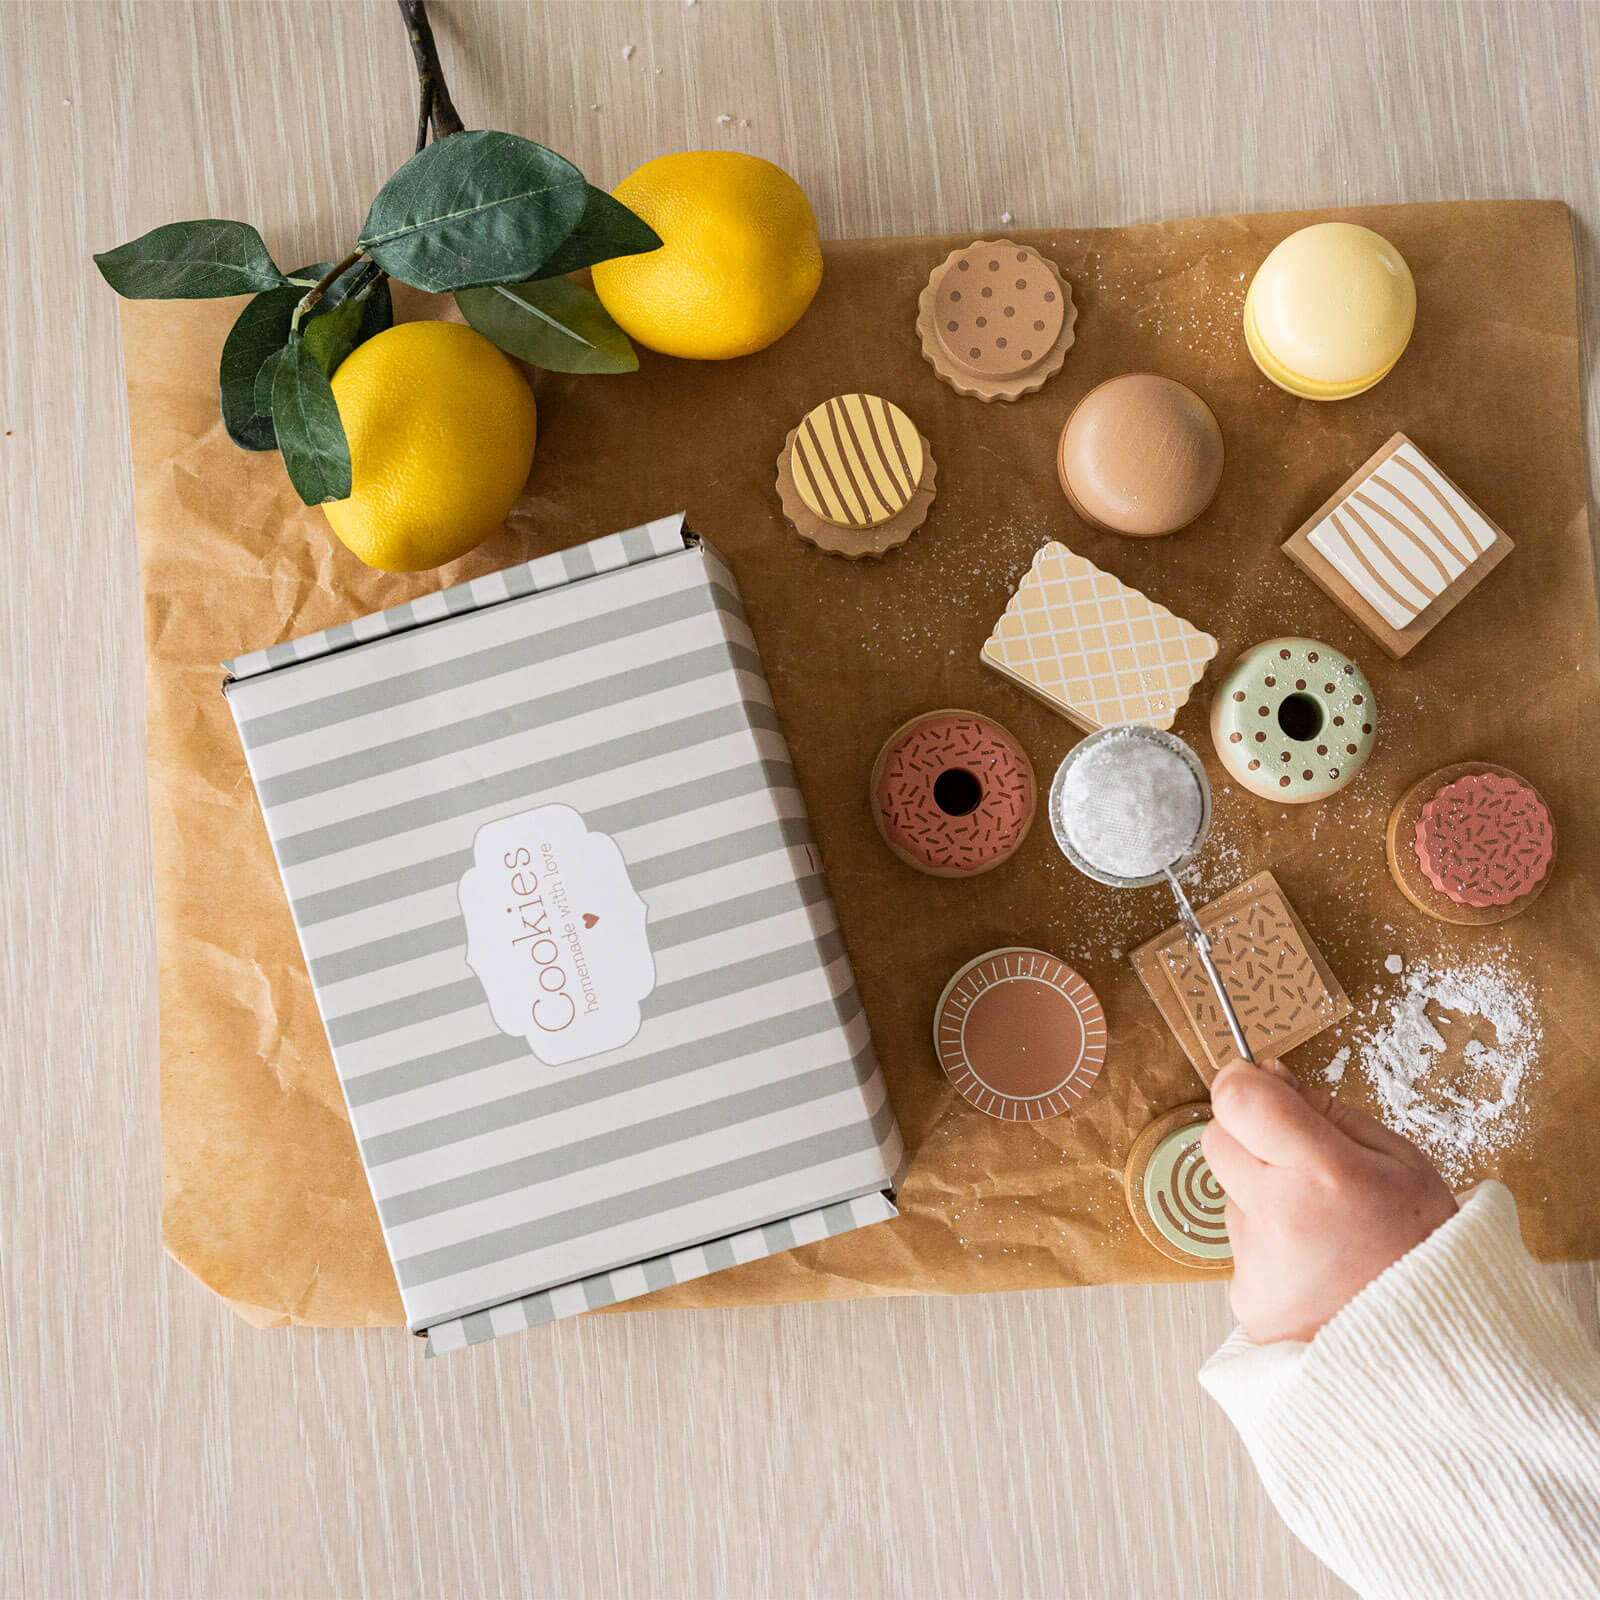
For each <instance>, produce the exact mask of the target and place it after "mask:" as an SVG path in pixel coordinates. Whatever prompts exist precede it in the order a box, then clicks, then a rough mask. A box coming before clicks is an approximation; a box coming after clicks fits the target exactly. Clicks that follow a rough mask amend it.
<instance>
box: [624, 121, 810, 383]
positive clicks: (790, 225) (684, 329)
mask: <svg viewBox="0 0 1600 1600" xmlns="http://www.w3.org/2000/svg"><path fill="white" fill-rule="evenodd" d="M612 193H613V194H614V195H615V196H616V198H617V199H618V200H620V201H621V202H622V203H623V204H624V205H625V206H627V207H628V208H629V209H630V210H632V211H635V212H637V213H638V215H639V216H641V217H643V218H644V220H645V221H646V222H648V223H649V224H650V226H651V227H652V228H654V229H655V230H656V232H657V233H658V234H660V235H661V239H662V246H661V248H660V249H659V250H651V251H649V252H648V253H647V254H645V255H638V256H618V257H616V259H614V260H612V261H602V262H600V263H599V264H598V265H596V267H595V268H594V287H595V293H596V294H598V295H599V296H600V298H601V300H602V301H603V302H604V303H605V308H606V310H607V311H609V312H610V313H611V315H612V317H613V318H614V319H615V320H616V322H617V323H618V324H619V325H620V326H621V328H622V330H623V332H625V333H626V334H627V335H628V336H629V337H630V338H632V339H636V340H637V341H638V342H639V343H640V344H642V345H645V346H647V347H648V348H649V349H651V350H659V351H661V352H662V354H663V355H669V356H687V357H689V358H690V359H692V360H696V361H726V360H727V359H728V358H729V357H731V356H747V355H750V354H752V353H753V352H755V351H757V350H764V349H766V347H767V346H768V345H769V344H771V343H772V342H773V340H775V339H781V338H782V337H783V335H784V334H786V333H787V332H788V331H789V330H790V329H791V328H792V327H793V326H794V325H795V323H797V322H798V321H799V320H800V317H801V314H802V313H803V312H804V311H805V309H806V307H807V306H808V305H810V304H811V297H812V296H813V295H814V294H816V292H817V285H818V284H820V283H821V282H822V245H821V243H820V242H819V240H818V238H817V219H816V217H815V216H814V215H813V214H812V211H811V203H810V202H809V201H808V200H807V199H806V197H805V191H804V190H803V189H801V187H800V185H799V184H797V183H796V182H795V181H794V179H793V178H791V177H790V176H789V174H788V173H787V172H785V171H784V170H783V168H782V167H775V166H773V164H772V163H771V162H770V161H763V160H762V159H761V158H760V157H759V156H747V155H743V154H741V153H740V152H738V151H736V150H686V151H684V152H683V153H682V154H679V155H671V156H657V157H656V159H655V160H654V161H647V162H646V163H645V164H644V165H643V166H642V167H640V168H639V170H638V171H637V172H635V173H633V174H632V175H631V176H629V177H626V178H624V179H623V180H622V182H621V183H619V184H618V185H617V187H616V188H615V189H613V190H612Z"/></svg>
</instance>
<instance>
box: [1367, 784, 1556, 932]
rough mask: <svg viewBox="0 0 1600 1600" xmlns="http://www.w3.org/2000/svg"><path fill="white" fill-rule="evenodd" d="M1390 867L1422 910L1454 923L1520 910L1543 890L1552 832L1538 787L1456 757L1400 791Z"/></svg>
mask: <svg viewBox="0 0 1600 1600" xmlns="http://www.w3.org/2000/svg"><path fill="white" fill-rule="evenodd" d="M1384 845H1385V850H1386V853H1387V855H1388V859H1389V872H1390V875H1391V876H1392V877H1393V878H1394V881H1395V883H1396V884H1397V885H1398V886H1399V889H1400V892H1401V893H1402V894H1403V895H1405V897H1406V898H1407V899H1408V900H1409V901H1410V902H1411V903H1412V905H1414V906H1415V907H1416V908H1417V909H1418V910H1419V911H1425V912H1426V913H1427V914H1428V915H1429V916H1430V917H1433V918H1436V919H1437V920H1438V921H1440V922H1449V923H1454V924H1456V925H1457V926H1459V927H1488V926H1490V925H1492V924H1494V923H1497V922H1505V921H1507V920H1508V919H1509V918H1511V917H1515V916H1519V915H1521V913H1522V912H1524V911H1526V910H1527V909H1528V907H1529V906H1531V905H1532V904H1533V902H1534V901H1535V900H1537V899H1538V898H1539V896H1540V895H1541V894H1543V893H1544V888H1545V885H1546V884H1547V883H1548V882H1549V881H1550V870H1551V867H1552V865H1553V863H1554V861H1555V850H1556V833H1555V824H1554V823H1553V822H1552V821H1551V818H1550V811H1549V808H1548V807H1547V806H1546V805H1545V803H1544V801H1543V799H1541V798H1540V795H1539V791H1538V790H1537V789H1535V788H1534V787H1533V785H1532V784H1531V783H1529V782H1527V780H1526V779H1524V778H1520V777H1518V776H1517V774H1516V773H1514V772H1512V771H1511V770H1510V769H1509V768H1506V767H1497V766H1494V765H1492V764H1491V763H1489V762H1487V761H1458V762H1456V763H1455V764H1454V765H1453V766H1448V767H1441V768H1440V769H1439V770H1438V771H1437V772H1430V773H1429V774H1428V775H1427V776H1426V777H1425V778H1419V779H1418V780H1417V781H1416V782H1415V783H1414V784H1412V785H1411V787H1410V788H1409V789H1407V790H1406V792H1405V793H1404V794H1403V795H1402V796H1401V797H1400V803H1399V804H1398V805H1397V806H1396V807H1395V808H1394V810H1393V812H1392V813H1391V814H1390V816H1389V827H1388V830H1387V832H1386V834H1385V838H1384Z"/></svg>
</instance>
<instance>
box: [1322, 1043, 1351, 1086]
mask: <svg viewBox="0 0 1600 1600" xmlns="http://www.w3.org/2000/svg"><path fill="white" fill-rule="evenodd" d="M1349 1065H1350V1046H1349V1045H1347V1044H1342V1045H1340V1046H1339V1048H1338V1049H1337V1050H1335V1051H1334V1052H1333V1059H1332V1060H1331V1061H1330V1062H1329V1063H1328V1064H1327V1066H1326V1067H1325V1068H1323V1072H1322V1081H1323V1082H1324V1083H1326V1084H1327V1085H1328V1087H1329V1088H1330V1089H1336V1088H1338V1086H1339V1085H1340V1084H1341V1083H1343V1082H1344V1075H1345V1070H1346V1068H1348V1067H1349Z"/></svg>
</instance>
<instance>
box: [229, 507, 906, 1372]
mask: <svg viewBox="0 0 1600 1600" xmlns="http://www.w3.org/2000/svg"><path fill="white" fill-rule="evenodd" d="M227 672H228V680H227V683H226V685H225V692H226V693H227V696H228V700H229V703H230V705H231V707H232V709H233V714H234V718H235V721H236V722H237V724H238V727H239V737H240V740H241V742H242V744H243V746H244V751H245V757H246V759H247V761H248V763H249V766H250V772H251V776H252V777H253V779H254V780H255V786H256V792H257V794H258V795H259V797H260V801H261V809H262V813H263V815H264V817H265V820H266V825H267V831H268V833H269V834H270V836H271V839H272V847H273V850H274V852H275V853H276V856H277V860H278V867H279V870H280V872H281V873H282V875H283V881H284V886H285V888H286V890H287V892H288V896H289V903H290V908H291V910H292V912H293V914H294V919H295V923H296V926H297V927H298V929H299V933H300V942H301V947H302V949H303V950H304V953H305V958H306V964H307V966H308V968H309V970H310V974H311V979H312V984H313V986H314V988H315V990H316V996H317V1003H318V1005H319V1007H320V1008H321V1012H322V1017H323V1021H324V1023H325V1025H326V1027H327V1032H328V1040H329V1043H330V1045H331V1046H332V1049H333V1056H334V1061H335V1064H336V1066H337V1068H338V1072H339V1078H340V1081H341V1083H342V1084H343V1086H344V1092H345V1098H346V1101H347V1103H348V1105H349V1110H350V1120H351V1123H352V1126H353V1127H354V1129H355V1134H356V1139H357V1141H358V1143H359V1145H360V1149H361V1156H362V1160H363V1162H364V1164H365V1167H366V1171H367V1177H368V1180H369V1182H370V1183H371V1186H372V1193H373V1198H374V1199H375V1200H376V1202H377V1207H378V1214H379V1217H380V1219H381V1221H382V1224H383V1229H384V1235H385V1238H386V1240H387V1242H388V1246H389V1253H390V1256H391V1258H392V1259H393V1262H394V1267H395V1273H396V1276H397V1278H398V1279H399V1283H400V1292H401V1296H402V1298H403V1300H404V1303H405V1309H406V1317H407V1321H408V1323H409V1325H410V1327H411V1328H412V1329H413V1330H414V1331H418V1332H421V1331H426V1332H427V1333H428V1335H429V1352H430V1354H431V1353H434V1352H437V1351H442V1350H447V1349H457V1348H460V1347H462V1346H464V1345H468V1344H475V1343H478V1342H480V1341H482V1340H485V1339H491V1338H495V1337H497V1336H498V1335H500V1334H503V1333H508V1332H512V1331H514V1330H517V1329H521V1328H527V1327H532V1326H535V1325H537V1324H539V1323H542V1322H548V1321H551V1320H553V1319H554V1318H557V1317H561V1316H568V1315H571V1314H573V1313H575V1312H579V1311H584V1310H588V1309H591V1308H594V1307H597V1306H602V1305H609V1304H612V1303H614V1302H616V1301H620V1300H625V1299H628V1298H630V1297H631V1296H634V1295H640V1294H644V1293H647V1292H648V1291H649V1290H652V1289H656V1288H661V1287H664V1286H665V1285H667V1284H672V1283H681V1282H683V1281H685V1280H686V1279H689V1278H693V1277H697V1276H700V1275H702V1274H705V1273H708V1272H715V1271H717V1270H718V1269H719V1268H721V1267H725V1266H731V1265H733V1264H734V1263H735V1262H740V1261H748V1260H753V1259H755V1258H757V1257H760V1256H765V1255H772V1254H775V1253H776V1252H778V1251H781V1250H787V1249H790V1248H792V1247H793V1246H795V1245H797V1244H804V1243H809V1242H811V1241H813V1240H817V1239H821V1238H825V1237H827V1236H829V1235H831V1234H836V1233H841V1232H844V1231H846V1230H847V1229H850V1228H855V1227H860V1226H862V1225H864V1224H866V1223H871V1222H878V1221H884V1220H887V1219H888V1218H890V1217H892V1216H894V1215H895V1210H894V1206H893V1203H892V1201H891V1199H890V1191H891V1190H892V1189H893V1187H894V1184H895V1181H896V1177H897V1174H898V1170H899V1168H900V1166H901V1164H902V1162H903V1159H904V1152H903V1149H902V1146H901V1143H900V1136H899V1133H898V1130H897V1129H896V1127H895V1123H894V1116H893V1112H892V1110H891V1108H890V1106H889V1102H888V1098H887V1095H886V1092H885V1089H884V1083H883V1078H882V1074H881V1072H880V1070H879V1068H878V1063H877V1060H876V1057H875V1056H874V1054H873V1050H872V1042H871V1039H870V1037H869V1036H868V1032H867V1025H866V1019H865V1016H864V1015H863V1013H862V1009H861V1002H860V999H859V997H858V996H857V993H856V988H855V980H854V978H853V976H852V974H851V971H850V964H849V959H848V957H847V956H846V954H845V951H844V946H843V943H842V941H841V939H840V936H839V929H838V924H837V922H836V920H835V917H834V912H833V907H832V904H831V902H830V900H829V897H828V891H827V886H826V883H825V882H824V880H823V877H822V874H821V862H820V859H819V857H818V854H817V850H816V846H815V843H814V841H813V840H812V837H811V832H810V829H809V827H808V825H807V822H806V817H805V807H804V803H803V801H802V799H801V796H800V792H799V789H798V787H797V786H796V783H795V776H794V771H793V769H792V767H791V766H790V764H789V755H788V750H787V747H786V746H785V744H784V740H783V734H782V732H781V730H780V729H779V726H778V721H777V718H776V716H775V714H774V712H773V708H772V700H771V696H770V695H769V693H768V691H767V686H766V681H765V678H764V676H763V674H762V670H761V662H760V658H759V657H758V655H757V653H756V646H755V640H754V638H753V637H752V636H751V633H750V629H749V626H748V624H747V623H746V621H745V617H744V612H743V608H742V607H741V605H740V602H739V596H738V591H737V589H736V587H735V585H734V583H733V579H732V577H731V575H730V574H729V572H728V569H727V567H726V566H725V565H724V563H723V562H722V560H721V559H720V558H719V557H718V556H717V554H716V552H715V551H714V550H712V549H711V547H710V546H709V545H707V544H705V543H704V542H703V541H701V540H699V539H697V538H696V537H695V536H694V535H692V534H689V533H687V532H686V531H685V530H684V526H683V517H682V516H681V515H679V516H674V517H667V518H663V519H661V520H659V521H657V522H652V523H647V524H645V525H644V526H643V527H639V528H631V529H629V530H628V531H627V532H625V533H620V534H613V535H611V536H610V537H608V538H604V539H597V540H595V541H593V542H592V543H590V544H586V545H581V546H578V547H576V548H575V549H572V550H568V551H564V552H562V553H561V554H559V555H554V556H546V557H543V558H541V559H540V560H538V561H532V562H528V563H527V564H525V565H523V566H519V567H513V568H510V569H508V570H507V571H504V572H500V573H495V574H493V575H491V576H489V577H486V578H480V579H476V580H475V581H473V582H472V583H469V584H463V585H461V586H459V587H457V588H454V589H448V590H445V591H443V592H442V593H439V594H436V595H432V596H429V597H427V598H425V599H421V600H416V601H413V602H411V603H409V604H407V605H404V606H399V607H396V608H395V609H394V610H391V611H385V612H382V613H380V614H378V615H376V616H370V617H363V618H361V619H359V620H357V621H355V622H351V623H345V624H342V625H341V626H339V627H337V628H331V629H328V630H327V631H326V632H323V633H319V634H314V635H311V636H310V637H308V638H304V639H297V640H292V641H289V642H286V643H284V644H280V645H274V646H272V647H271V648H270V649H267V650H260V651H256V652H255V653H253V654H251V655H248V656H241V657H239V658H238V659H237V660H235V661H232V662H229V663H228V664H227Z"/></svg>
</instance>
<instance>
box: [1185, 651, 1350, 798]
mask: <svg viewBox="0 0 1600 1600" xmlns="http://www.w3.org/2000/svg"><path fill="white" fill-rule="evenodd" d="M1377 734H1378V707H1377V702H1376V701H1375V700H1374V698H1373V694H1372V685H1371V684H1369V683H1368V682H1367V678H1366V674H1365V673H1364V672H1362V670H1361V668H1360V667H1358V666H1357V665H1356V664H1355V662H1353V661H1352V660H1351V659H1350V658H1349V657H1348V656H1346V655H1341V654H1340V652H1339V651H1337V650H1335V649H1333V648H1332V647H1331V646H1329V645H1325V644H1320V643H1318V641H1317V640H1315V639H1268V640H1267V641H1266V643H1265V644H1258V645H1257V646H1256V647H1255V648H1254V649H1253V650H1246V651H1245V653H1244V654H1243V655H1242V656H1240V657H1239V659H1238V660H1237V661H1235V662H1234V664H1233V665H1232V667H1230V668H1229V669H1228V674H1227V676H1226V677H1225V678H1224V679H1223V680H1222V682H1221V684H1219V685H1218V687H1217V692H1216V694H1215V695H1214V696H1213V697H1212V700H1211V742H1212V743H1213V744H1214V745H1215V746H1216V749H1217V755H1218V756H1219V758H1220V759H1221V761H1222V764H1223V766H1225V767H1226V768H1227V769H1228V773H1229V775H1230V776H1231V777H1232V778H1234V779H1235V780H1236V781H1237V782H1238V783H1240V784H1241V785H1243V787H1244V788H1246V789H1248V790H1249V791H1250V792H1251V793H1252V794H1258V795H1260V796H1261V797H1262V798H1263V799H1267V800H1281V801H1283V802H1284V804H1285V805H1309V804H1312V803H1313V802H1315V801H1318V800H1326V799H1327V798H1328V796H1329V795H1331V794H1337V793H1338V791H1339V790H1340V789H1342V788H1344V786H1345V785H1346V784H1347V783H1349V782H1350V780H1351V779H1352V778H1354V777H1355V775H1356V774H1357V773H1358V772H1359V771H1360V770H1361V768H1362V765H1363V764H1364V763H1365V761H1366V759H1367V757H1368V756H1369V755H1371V754H1372V746H1373V743H1374V741H1375V740H1376V738H1377Z"/></svg>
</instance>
